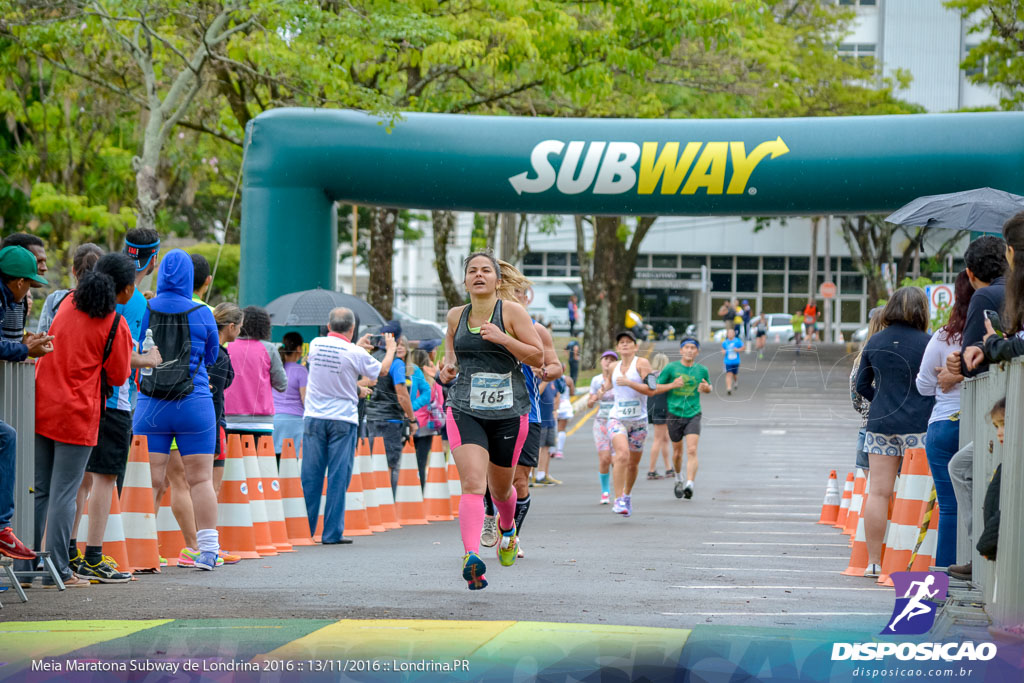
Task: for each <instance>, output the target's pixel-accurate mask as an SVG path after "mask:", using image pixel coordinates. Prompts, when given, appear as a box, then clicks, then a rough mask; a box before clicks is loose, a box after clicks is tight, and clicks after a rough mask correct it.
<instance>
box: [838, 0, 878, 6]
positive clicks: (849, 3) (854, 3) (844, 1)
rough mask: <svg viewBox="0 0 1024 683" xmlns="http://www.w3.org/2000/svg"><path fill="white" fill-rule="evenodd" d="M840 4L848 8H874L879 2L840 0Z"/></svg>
mask: <svg viewBox="0 0 1024 683" xmlns="http://www.w3.org/2000/svg"><path fill="white" fill-rule="evenodd" d="M839 4H840V5H844V6H848V7H857V6H858V5H859V6H860V7H874V6H875V5H876V4H878V0H839Z"/></svg>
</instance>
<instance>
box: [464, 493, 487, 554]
mask: <svg viewBox="0 0 1024 683" xmlns="http://www.w3.org/2000/svg"><path fill="white" fill-rule="evenodd" d="M483 529H484V497H483V496H482V495H480V494H476V493H463V494H462V497H461V498H460V499H459V531H461V532H462V546H463V547H464V548H465V549H466V553H475V552H477V551H479V550H480V532H481V531H483Z"/></svg>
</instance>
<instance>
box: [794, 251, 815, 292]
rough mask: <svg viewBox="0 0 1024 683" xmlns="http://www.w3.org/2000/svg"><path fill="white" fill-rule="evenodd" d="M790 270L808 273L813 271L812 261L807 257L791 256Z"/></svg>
mask: <svg viewBox="0 0 1024 683" xmlns="http://www.w3.org/2000/svg"><path fill="white" fill-rule="evenodd" d="M789 269H790V270H802V271H804V272H805V273H806V272H807V271H808V270H810V269H811V259H810V258H809V257H807V256H790V257H789ZM791 289H792V288H791Z"/></svg>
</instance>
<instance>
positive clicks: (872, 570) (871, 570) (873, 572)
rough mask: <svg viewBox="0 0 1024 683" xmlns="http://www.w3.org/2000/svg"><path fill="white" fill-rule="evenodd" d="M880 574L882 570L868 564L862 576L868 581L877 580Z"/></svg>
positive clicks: (875, 565)
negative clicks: (868, 579)
mask: <svg viewBox="0 0 1024 683" xmlns="http://www.w3.org/2000/svg"><path fill="white" fill-rule="evenodd" d="M881 573H882V568H881V567H880V566H878V565H877V564H869V565H868V566H867V569H865V570H864V576H865V577H866V578H870V579H877V578H878V575H879V574H881Z"/></svg>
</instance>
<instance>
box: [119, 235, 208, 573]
mask: <svg viewBox="0 0 1024 683" xmlns="http://www.w3.org/2000/svg"><path fill="white" fill-rule="evenodd" d="M192 281H193V267H192V258H191V257H190V256H189V255H188V254H186V253H185V252H184V251H182V250H181V249H172V250H171V251H170V252H168V253H167V256H166V257H164V259H163V261H162V262H161V264H160V272H159V275H158V276H157V293H156V296H155V297H153V298H152V299H151V300H150V301H149V304H148V306H147V310H146V313H145V315H143V317H142V326H141V329H140V340H142V339H145V336H146V330H148V329H150V328H152V329H153V331H154V339H155V340H156V344H157V346H158V347H159V349H160V354H161V356H162V357H163V360H164V362H163V364H162V365H161V366H159V367H158V368H156V369H155V370H154V371H153V373H152V375H149V376H147V377H143V379H142V382H141V383H140V389H139V402H138V406H137V407H136V410H135V419H134V427H135V433H136V434H140V435H143V436H146V437H147V439H148V440H149V461H150V462H149V465H150V472H151V475H152V480H153V490H154V492H157V491H159V490H160V489H161V488H162V487H163V482H164V475H165V474H166V469H167V460H168V458H169V454H170V450H171V440H172V439H176V440H177V445H178V451H179V452H180V453H181V455H182V461H183V463H184V465H185V479H186V480H187V481H188V484H189V489H190V492H191V495H192V506H193V510H194V511H195V520H196V528H197V530H198V532H197V534H196V540H197V541H198V545H199V559H197V560H196V561H195V567H196V568H198V569H206V570H211V569H213V568H214V567H215V566H216V564H217V555H218V553H219V551H220V542H219V540H218V535H217V496H216V494H215V493H214V490H213V450H214V442H215V439H216V434H217V420H216V416H215V415H214V409H213V395H212V394H211V393H210V379H209V375H208V374H207V370H206V368H207V367H208V366H210V365H213V364H214V363H215V362H216V360H217V355H218V353H219V350H220V346H219V344H220V337H219V336H218V333H217V323H216V321H215V320H214V318H213V313H211V312H210V309H209V308H207V306H206V305H205V304H203V303H199V304H197V303H195V302H194V301H192V284H193V282H192ZM186 335H187V336H186ZM186 338H187V339H188V341H189V352H188V354H187V358H186V357H185V355H184V354H185V348H184V343H185V339H186ZM173 339H177V340H178V343H177V348H175V343H173V342H172V341H171V340H173ZM185 362H187V363H188V376H189V377H190V378H191V386H190V387H188V388H187V389H184V390H179V391H177V392H176V394H175V395H174V396H163V397H158V396H155V395H149V394H148V393H147V392H150V393H153V394H156V393H158V392H157V391H156V390H155V389H154V387H156V386H158V385H161V382H162V380H163V377H166V376H167V375H166V374H165V375H163V376H161V373H162V372H164V373H172V374H173V373H174V372H175V370H176V369H178V366H179V365H183V364H184V363H185ZM147 384H149V385H151V386H150V388H147ZM156 505H157V501H155V500H154V507H156Z"/></svg>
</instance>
